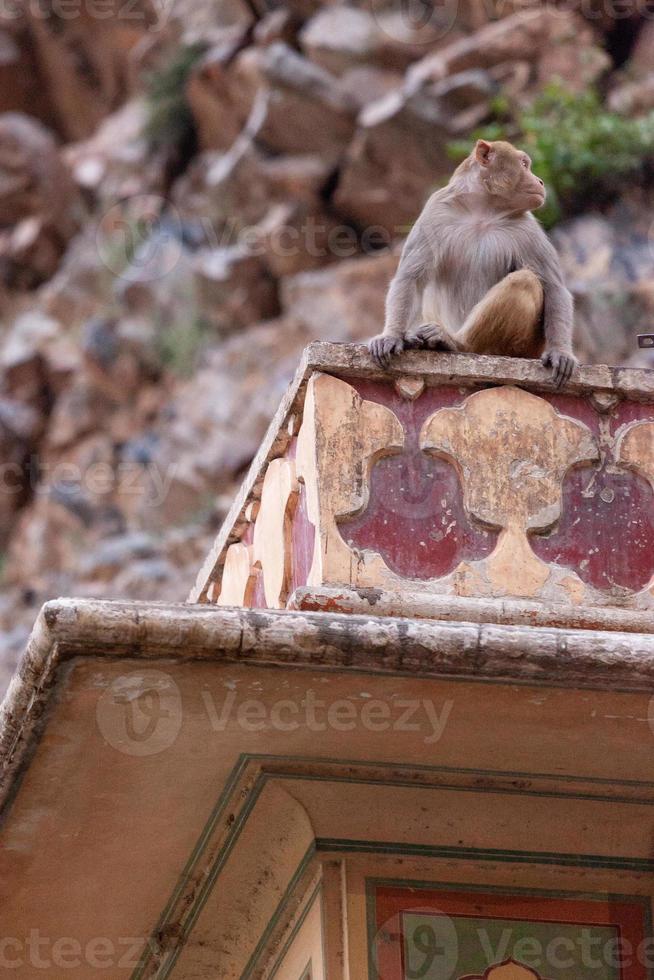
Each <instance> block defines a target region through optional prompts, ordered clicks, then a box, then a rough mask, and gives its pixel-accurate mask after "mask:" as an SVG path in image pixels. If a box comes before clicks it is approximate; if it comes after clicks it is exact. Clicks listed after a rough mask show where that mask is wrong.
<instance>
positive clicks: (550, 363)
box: [369, 140, 577, 385]
mask: <svg viewBox="0 0 654 980" xmlns="http://www.w3.org/2000/svg"><path fill="white" fill-rule="evenodd" d="M544 203H545V187H544V184H543V181H542V180H541V179H540V177H537V176H536V175H535V174H533V173H532V171H531V160H530V159H529V157H528V156H527V154H526V153H523V152H522V151H520V150H517V149H516V148H515V147H514V146H512V145H511V144H510V143H505V142H504V141H503V140H497V141H495V142H492V143H489V142H486V140H479V141H478V142H477V145H476V146H475V148H474V150H473V151H472V153H471V154H470V156H469V157H467V159H466V160H464V161H463V163H462V164H461V165H460V166H459V167H457V169H456V170H455V172H454V174H453V175H452V178H451V180H450V182H449V184H448V185H447V187H444V188H443V189H442V190H439V191H436V193H435V194H432V196H431V197H430V199H429V200H428V201H427V204H426V205H425V207H424V209H423V211H422V214H421V215H420V217H419V218H418V220H417V222H416V223H415V225H414V226H413V228H412V230H411V233H410V234H409V236H408V238H407V240H406V242H405V245H404V249H403V251H402V256H401V258H400V264H399V267H398V270H397V272H396V274H395V276H394V278H393V280H392V282H391V284H390V287H389V290H388V295H387V297H386V323H385V327H384V332H383V333H381V334H379V335H378V336H376V337H373V339H372V340H371V341H370V342H369V349H370V352H371V354H372V356H373V357H374V358H375V360H376V361H377V363H378V364H379V365H381V366H382V367H385V368H388V366H389V364H390V358H391V355H392V354H397V353H399V352H400V351H401V350H403V349H404V348H427V349H428V350H440V351H465V352H469V353H474V354H506V355H508V356H512V357H542V361H543V364H545V365H546V366H547V367H550V368H551V369H552V372H553V375H554V380H555V381H556V383H557V385H561V384H563V382H564V381H567V380H568V379H569V378H570V376H571V374H572V372H573V370H574V368H575V366H576V365H577V359H576V358H575V356H574V354H573V353H572V313H573V307H572V296H571V295H570V293H569V291H568V290H567V289H566V287H565V284H564V282H563V275H562V272H561V267H560V264H559V259H558V256H557V254H556V251H555V249H554V247H553V245H552V244H551V242H550V241H549V239H548V238H547V236H546V234H545V232H544V231H543V229H542V227H541V226H540V224H539V223H538V221H537V220H536V219H535V218H534V216H533V214H531V211H532V210H535V209H536V208H539V207H541V206H542V205H543V204H544Z"/></svg>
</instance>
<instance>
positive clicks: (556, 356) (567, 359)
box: [541, 349, 579, 388]
mask: <svg viewBox="0 0 654 980" xmlns="http://www.w3.org/2000/svg"><path fill="white" fill-rule="evenodd" d="M541 360H542V362H543V364H544V365H545V367H549V368H552V375H553V377H554V382H555V384H556V387H557V388H560V387H561V385H562V384H565V382H566V381H569V380H570V378H571V377H572V372H573V371H574V369H575V368H576V367H578V365H579V361H578V360H577V358H576V357H575V356H574V354H570V353H569V352H567V351H563V350H555V349H554V350H546V351H545V353H544V354H543V356H542V358H541Z"/></svg>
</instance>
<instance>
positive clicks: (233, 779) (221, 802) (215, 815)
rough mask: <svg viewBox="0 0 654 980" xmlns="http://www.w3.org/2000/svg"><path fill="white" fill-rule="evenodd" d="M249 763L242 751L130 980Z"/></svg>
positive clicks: (137, 975) (138, 973) (138, 979)
mask: <svg viewBox="0 0 654 980" xmlns="http://www.w3.org/2000/svg"><path fill="white" fill-rule="evenodd" d="M249 763H250V760H249V758H248V756H247V754H246V753H243V754H242V755H240V756H239V758H238V759H237V761H236V764H235V765H234V767H233V769H232V771H231V773H230V774H229V776H228V777H227V782H226V783H225V785H224V787H223V789H222V792H221V793H220V795H219V796H218V799H217V801H216V803H215V805H214V807H213V809H212V811H211V813H210V815H209V819H208V820H207V822H206V823H205V825H204V827H203V829H202V833H201V834H200V836H199V837H198V839H197V841H196V843H195V846H194V847H193V850H192V851H191V853H190V855H189V857H188V859H187V861H186V864H185V865H184V868H183V869H182V872H181V874H180V876H179V878H178V880H177V884H176V885H175V888H174V889H173V891H172V893H171V896H170V898H169V899H168V902H167V903H166V905H165V907H164V909H163V911H162V912H161V915H160V916H159V920H158V921H157V924H156V925H155V927H154V929H153V931H152V933H151V934H150V936H151V940H150V942H149V943H148V944H147V946H146V947H145V949H144V951H143V953H141V956H140V958H139V962H138V964H137V966H136V969H135V970H134V973H133V974H132V977H131V980H142V976H143V970H144V969H145V967H146V966H147V962H148V960H149V959H150V956H151V954H152V951H153V950H155V949H156V943H155V942H153V940H154V939H156V936H157V935H159V934H160V933H161V932H162V931H163V929H164V928H165V926H166V923H167V921H168V918H169V916H170V914H171V912H172V911H173V909H174V907H175V905H176V903H177V902H178V901H179V898H180V897H181V895H182V892H183V891H184V889H185V888H186V886H187V885H188V882H189V880H190V878H191V875H192V873H193V870H194V868H195V867H196V865H197V864H198V862H199V860H200V858H201V857H202V854H203V852H204V850H205V849H206V846H207V843H208V841H209V839H210V837H211V834H212V833H213V831H214V830H215V828H216V825H217V823H218V821H219V820H220V818H221V816H222V814H223V813H224V811H225V810H226V808H227V804H228V803H229V798H230V796H231V794H232V791H233V789H234V786H235V785H236V783H237V782H238V780H239V779H240V778H241V776H242V774H243V773H244V772H245V770H246V769H247V766H248V765H249Z"/></svg>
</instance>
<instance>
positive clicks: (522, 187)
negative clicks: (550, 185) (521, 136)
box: [472, 140, 545, 211]
mask: <svg viewBox="0 0 654 980" xmlns="http://www.w3.org/2000/svg"><path fill="white" fill-rule="evenodd" d="M472 159H473V161H474V163H476V164H477V168H478V172H479V177H480V179H481V183H482V185H483V187H484V188H485V189H486V191H487V192H488V194H490V195H491V196H492V197H493V199H494V200H495V201H496V202H497V203H499V204H506V206H507V208H509V209H510V210H511V211H535V210H536V208H540V207H542V206H543V204H544V203H545V185H544V183H543V181H542V180H541V179H540V177H537V176H536V174H534V173H532V171H531V159H530V157H529V156H528V155H527V154H526V153H524V152H523V151H522V150H518V149H516V147H515V146H512V145H511V143H506V142H505V141H504V140H494V141H493V142H492V143H489V142H488V141H487V140H477V145H476V146H475V148H474V150H473V152H472Z"/></svg>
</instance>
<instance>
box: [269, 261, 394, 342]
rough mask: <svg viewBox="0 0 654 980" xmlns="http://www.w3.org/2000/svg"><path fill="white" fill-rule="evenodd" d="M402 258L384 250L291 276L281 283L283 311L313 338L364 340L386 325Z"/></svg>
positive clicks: (349, 340) (338, 340)
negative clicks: (391, 288) (391, 291)
mask: <svg viewBox="0 0 654 980" xmlns="http://www.w3.org/2000/svg"><path fill="white" fill-rule="evenodd" d="M398 257H399V256H398V254H397V252H395V251H382V252H379V253H378V254H376V255H371V256H365V257H361V258H353V259H349V260H346V261H343V262H338V263H337V264H336V265H334V266H331V267H329V268H327V269H321V270H320V271H317V272H303V273H301V274H300V275H297V276H292V277H289V278H288V279H285V280H284V281H283V283H282V288H281V301H282V309H283V310H284V313H285V314H287V315H288V316H290V317H291V318H292V319H293V320H294V321H297V322H299V323H300V324H303V325H304V327H305V329H306V330H307V331H308V332H309V334H310V337H311V339H315V340H332V341H337V342H345V341H347V342H354V343H361V342H364V341H366V340H368V339H369V338H370V337H372V336H373V335H374V334H376V333H379V332H380V331H381V330H382V329H383V326H384V300H385V298H386V291H387V289H388V284H389V282H390V280H391V278H392V276H393V273H394V272H395V269H396V268H397V262H398Z"/></svg>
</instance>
